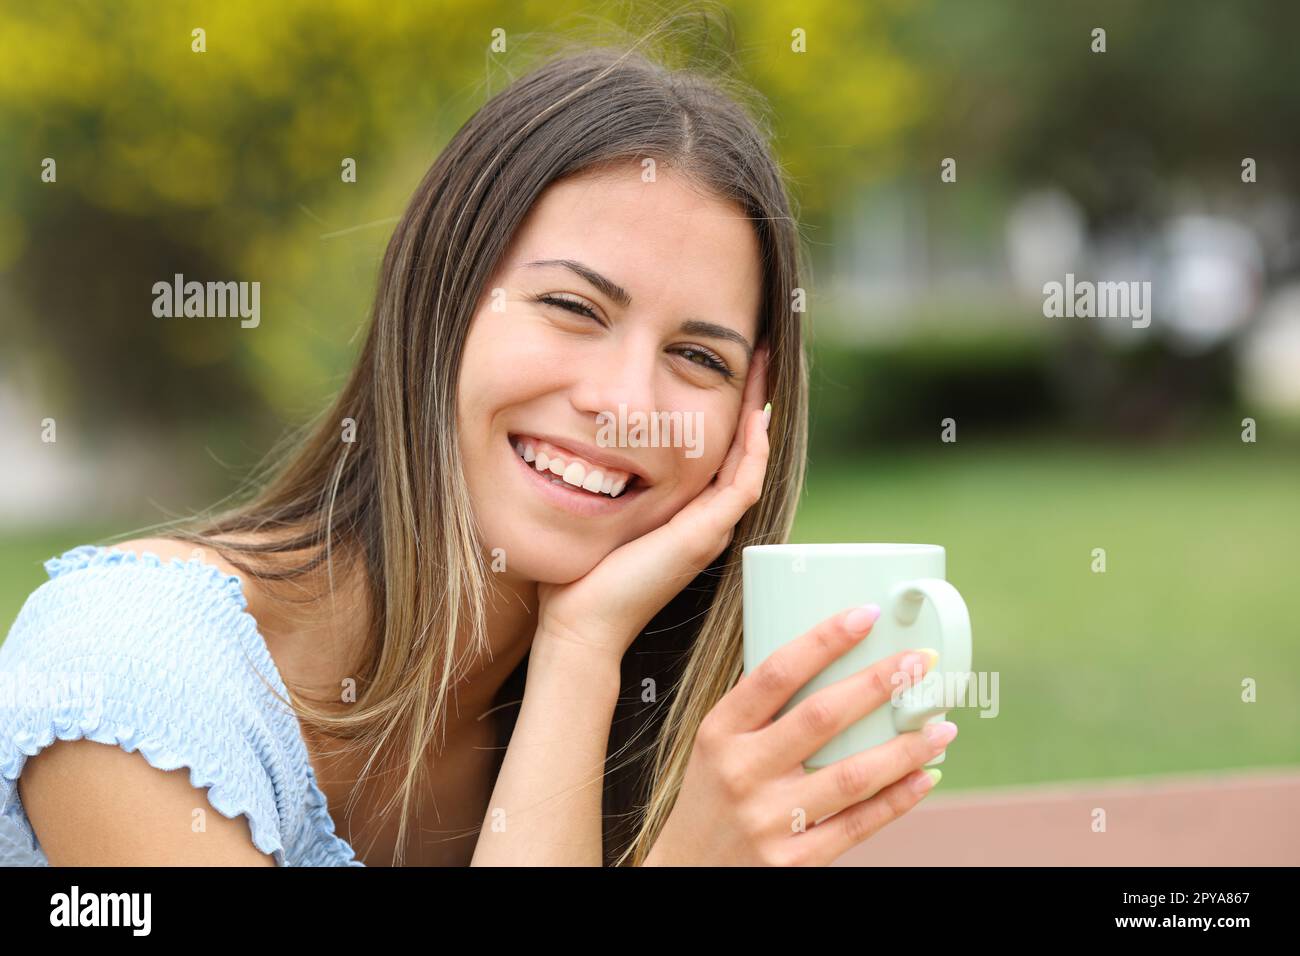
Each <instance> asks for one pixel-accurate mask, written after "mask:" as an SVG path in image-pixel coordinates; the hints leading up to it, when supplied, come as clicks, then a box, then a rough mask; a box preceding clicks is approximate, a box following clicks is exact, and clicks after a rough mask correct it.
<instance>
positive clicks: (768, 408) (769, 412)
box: [763, 402, 772, 431]
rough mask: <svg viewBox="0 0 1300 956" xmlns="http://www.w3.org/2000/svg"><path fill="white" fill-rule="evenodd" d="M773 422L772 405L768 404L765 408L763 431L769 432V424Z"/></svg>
mask: <svg viewBox="0 0 1300 956" xmlns="http://www.w3.org/2000/svg"><path fill="white" fill-rule="evenodd" d="M771 421H772V403H771V402H768V403H767V404H766V405H764V406H763V431H767V426H768V424H769V423H770V422H771Z"/></svg>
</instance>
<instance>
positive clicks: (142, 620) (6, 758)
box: [0, 544, 364, 866]
mask: <svg viewBox="0 0 1300 956" xmlns="http://www.w3.org/2000/svg"><path fill="white" fill-rule="evenodd" d="M45 570H46V573H47V574H48V575H49V577H50V580H49V581H46V582H45V583H44V584H42V585H41V586H40V587H38V588H37V589H36V590H35V591H33V592H32V593H31V594H30V595H29V596H28V598H27V601H26V603H25V604H23V607H22V610H21V611H20V612H19V614H18V618H17V620H15V621H14V624H13V627H12V628H11V629H10V631H9V636H8V637H7V638H6V639H5V641H4V643H3V644H0V866H48V865H49V861H48V860H47V859H46V857H45V854H44V853H43V852H42V851H41V848H40V845H39V840H38V839H37V837H36V835H35V833H34V832H33V831H32V827H31V823H30V821H29V820H28V818H27V814H26V812H25V811H24V809H23V805H22V801H21V799H20V797H19V791H18V778H19V775H20V774H21V773H22V770H23V764H24V763H26V761H27V758H29V757H32V756H35V755H36V754H38V753H40V751H41V750H43V749H44V748H46V747H48V746H50V744H52V743H53V742H54V740H55V738H56V737H57V738H58V739H59V740H77V739H80V738H83V737H84V738H86V739H88V740H94V741H98V742H100V743H105V744H109V745H112V746H117V747H121V748H122V749H123V750H125V751H127V752H128V753H132V752H135V751H139V752H140V753H141V754H142V755H143V756H144V758H145V759H146V760H147V761H148V762H149V763H150V764H151V765H152V766H154V767H157V768H158V769H160V770H176V769H178V768H181V767H184V768H186V769H187V770H188V771H189V779H190V783H191V785H193V786H195V787H199V788H204V789H206V791H207V798H208V802H209V803H210V804H211V805H212V807H213V808H214V809H215V810H216V811H217V812H219V813H220V814H221V815H222V816H224V817H228V818H230V819H234V818H236V817H237V816H239V815H241V814H242V815H244V816H246V817H247V818H248V824H249V829H250V830H251V832H252V838H253V843H254V844H255V845H256V846H257V848H258V849H259V850H261V851H262V852H263V853H267V854H270V855H271V856H272V858H273V859H274V860H275V863H276V865H277V866H364V864H363V863H361V862H360V861H359V860H357V859H356V856H355V852H354V851H353V849H352V847H351V846H349V845H348V843H347V842H346V841H345V840H343V839H342V838H341V837H339V836H337V835H336V834H335V832H334V822H333V819H332V818H331V817H330V814H329V810H328V808H327V806H326V799H325V794H324V793H323V792H322V791H321V789H320V787H319V786H318V784H317V782H316V774H315V772H314V770H313V768H312V766H311V762H310V761H309V759H308V754H307V746H306V743H305V741H304V739H303V736H302V731H301V728H300V726H299V724H298V719H297V717H296V716H295V715H294V713H293V711H292V710H291V709H290V708H289V707H288V706H287V705H286V704H285V703H284V702H283V701H282V700H278V699H277V698H276V696H275V695H276V694H278V695H279V696H280V697H281V698H284V699H286V700H287V699H288V693H287V690H286V688H285V685H284V682H283V680H282V679H281V677H280V673H279V671H278V670H277V669H276V667H275V664H274V662H273V661H272V659H271V655H270V653H269V651H268V650H267V646H266V641H265V640H264V639H263V637H262V635H261V634H260V633H259V632H258V629H257V622H256V621H255V620H254V619H253V617H252V615H250V614H248V613H247V611H246V608H247V607H248V602H247V600H246V599H245V597H244V593H243V589H242V587H241V582H240V579H239V578H238V577H235V576H234V575H229V574H226V573H224V572H223V571H221V570H220V569H219V568H216V567H214V566H212V565H210V564H207V563H205V562H203V561H201V560H199V559H198V558H194V559H191V560H189V561H182V560H181V559H180V558H172V559H171V560H170V561H163V560H162V559H160V558H159V557H158V556H157V555H155V554H152V553H150V552H145V553H143V554H135V553H133V552H129V551H121V550H117V549H113V548H103V547H98V546H96V545H89V544H86V545H81V546H79V547H76V548H73V549H71V550H70V551H66V552H65V553H64V554H62V555H60V556H58V557H54V558H51V559H50V560H48V561H46V562H45ZM263 679H265V681H266V683H263ZM267 684H269V685H270V688H268V687H267ZM272 689H273V690H274V694H273V693H272Z"/></svg>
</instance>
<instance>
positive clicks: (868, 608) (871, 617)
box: [844, 604, 880, 634]
mask: <svg viewBox="0 0 1300 956" xmlns="http://www.w3.org/2000/svg"><path fill="white" fill-rule="evenodd" d="M878 617H880V605H879V604H864V605H862V607H855V608H854V609H853V610H852V611H850V612H849V613H848V614H846V615H845V617H844V626H845V627H847V628H848V629H849V630H850V631H851V632H853V633H854V634H865V633H866V632H867V629H868V628H869V627H871V625H872V624H875V623H876V618H878Z"/></svg>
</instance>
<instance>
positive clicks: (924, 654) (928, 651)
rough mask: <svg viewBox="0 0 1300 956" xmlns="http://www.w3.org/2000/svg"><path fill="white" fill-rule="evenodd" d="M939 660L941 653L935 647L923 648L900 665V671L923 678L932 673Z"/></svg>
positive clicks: (908, 656)
mask: <svg viewBox="0 0 1300 956" xmlns="http://www.w3.org/2000/svg"><path fill="white" fill-rule="evenodd" d="M938 659H939V652H938V651H936V650H935V649H934V648H933V647H922V648H920V649H919V650H915V651H912V653H910V654H908V655H907V656H906V657H904V658H903V660H902V661H901V662H900V663H899V665H898V669H899V670H900V671H902V672H903V673H904V674H908V675H916V676H917V677H923V676H925V675H926V674H928V673H930V669H931V668H932V667H934V662H935V661H937V660H938Z"/></svg>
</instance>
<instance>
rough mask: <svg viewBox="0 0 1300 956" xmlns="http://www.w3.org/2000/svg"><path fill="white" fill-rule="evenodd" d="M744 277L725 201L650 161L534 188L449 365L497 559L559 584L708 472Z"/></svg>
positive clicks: (738, 379) (751, 276) (724, 433)
mask: <svg viewBox="0 0 1300 956" xmlns="http://www.w3.org/2000/svg"><path fill="white" fill-rule="evenodd" d="M566 263H567V265H566ZM761 282H762V273H761V264H760V262H759V248H758V241H757V238H756V236H755V233H754V227H753V225H752V224H751V223H750V222H749V220H748V219H746V218H744V215H743V213H742V211H741V210H740V208H739V207H737V206H733V205H730V204H728V203H725V202H723V201H721V200H718V199H714V198H705V197H703V196H701V195H700V194H699V193H697V192H696V191H694V190H692V189H691V188H689V187H688V186H687V185H686V184H685V182H684V180H682V179H681V178H679V177H678V176H677V175H676V174H674V173H673V172H672V171H669V170H665V169H664V168H662V167H661V168H660V169H659V171H658V174H657V178H656V180H655V181H654V182H644V181H643V180H642V178H641V166H640V164H639V163H633V164H629V165H627V166H626V167H619V169H618V170H617V171H614V172H610V171H604V172H601V173H588V174H583V175H579V176H574V177H570V178H569V179H566V180H561V181H559V182H556V183H553V184H552V185H551V186H550V187H549V188H548V189H547V190H546V191H545V192H544V193H543V194H542V195H541V197H540V198H539V199H538V201H537V203H536V204H535V205H534V207H533V208H532V210H530V212H529V214H528V216H527V217H526V218H525V220H524V222H523V224H522V225H521V227H520V229H519V231H518V232H517V233H516V235H515V237H514V240H513V242H512V243H511V245H510V247H509V249H508V250H507V251H506V254H505V256H504V258H503V261H502V263H501V265H500V267H499V268H498V270H497V272H496V274H495V275H494V276H493V278H492V279H491V280H490V281H489V283H488V287H487V289H486V290H485V292H484V295H483V298H482V299H481V301H480V302H479V306H478V310H477V312H476V313H475V315H474V318H473V322H472V324H471V326H470V329H469V334H468V338H467V340H466V343H465V352H464V357H463V359H462V367H461V377H460V384H459V414H458V428H459V440H460V450H461V456H462V459H463V461H464V467H465V477H466V479H467V481H468V483H469V489H470V495H471V499H472V505H473V509H474V515H475V518H476V519H477V521H478V524H479V528H480V529H481V531H482V534H483V544H484V547H485V549H486V552H487V553H486V554H485V557H487V558H488V559H489V560H491V559H492V558H493V557H498V558H504V561H505V567H504V568H501V567H500V564H499V563H498V564H497V565H496V570H498V571H504V572H505V573H506V574H507V575H508V576H509V577H511V578H515V579H520V580H524V581H540V582H547V583H565V582H568V581H573V580H576V579H577V578H579V577H581V576H582V575H584V574H586V573H587V572H588V571H590V570H591V569H592V568H593V567H594V566H595V565H596V564H597V563H598V562H599V561H600V560H601V559H602V558H604V557H605V556H606V555H607V554H609V552H611V551H613V550H614V549H615V548H617V547H619V546H620V545H622V544H625V543H627V542H628V541H631V540H633V539H635V538H638V537H640V536H641V535H643V534H646V533H647V532H649V531H652V530H653V529H655V528H657V527H659V526H660V525H663V524H664V523H665V522H667V521H668V520H669V519H670V518H671V517H672V516H673V515H674V514H676V513H677V512H678V511H679V510H680V509H681V508H682V507H683V506H684V505H686V504H687V503H688V502H689V501H690V500H691V499H692V498H694V497H695V496H696V495H697V494H699V492H700V491H702V490H703V489H704V488H705V486H706V485H708V483H709V481H710V480H711V479H712V477H713V475H714V473H715V472H716V471H717V470H718V469H719V468H720V467H721V465H722V462H723V459H724V457H725V456H726V453H727V450H728V448H729V447H730V445H731V442H732V439H733V437H734V434H735V430H736V424H737V421H738V420H739V415H740V402H741V394H742V392H743V390H744V386H745V377H746V375H747V374H748V372H749V367H750V362H751V358H752V350H753V348H754V347H755V346H756V345H757V344H758V343H757V342H755V335H756V333H757V319H758V311H759V308H760V303H761ZM586 313H589V314H586ZM519 449H523V451H524V455H522V456H521V455H520V453H519ZM526 458H532V459H533V460H532V461H527V460H525V459H526ZM556 459H558V460H559V461H558V464H557V462H556ZM539 464H544V468H545V470H544V471H543V470H539V468H538V466H539ZM557 472H558V473H557ZM559 473H562V476H561V474H559ZM629 475H631V476H634V477H630V478H629V477H628V476H629ZM625 479H626V481H625ZM620 482H625V483H624V484H623V485H622V487H623V490H622V492H621V493H619V494H616V495H614V494H611V493H613V492H618V490H619V487H620ZM584 486H585V487H584ZM607 491H608V492H609V493H606V492H607ZM498 548H499V549H501V550H500V551H499V552H498V551H496V549H498Z"/></svg>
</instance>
